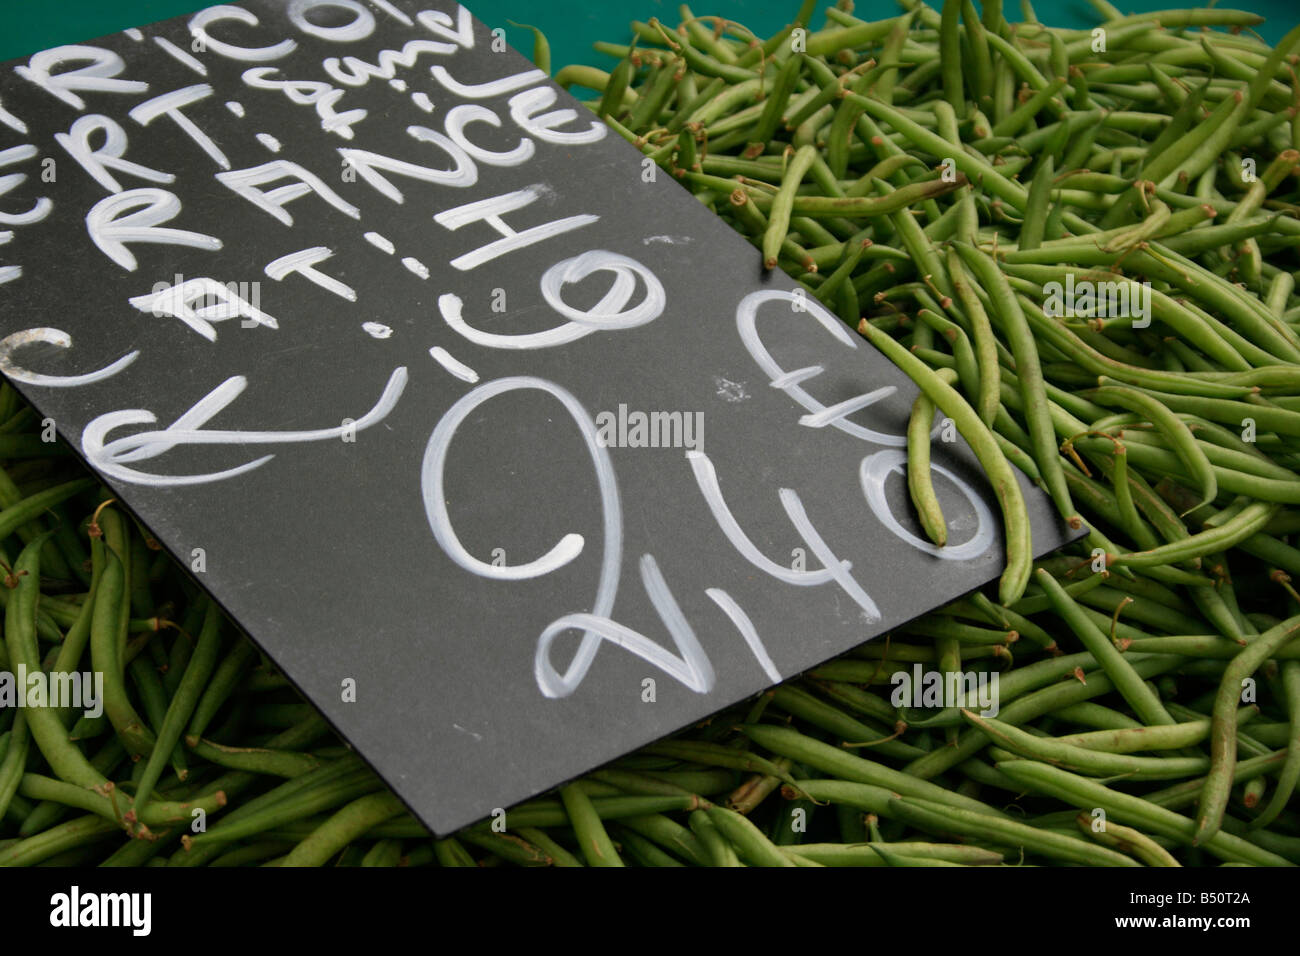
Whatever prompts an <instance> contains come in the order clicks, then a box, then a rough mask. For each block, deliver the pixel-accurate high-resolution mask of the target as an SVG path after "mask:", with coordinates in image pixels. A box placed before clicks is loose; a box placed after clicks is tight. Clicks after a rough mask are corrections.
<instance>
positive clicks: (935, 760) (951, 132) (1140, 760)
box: [0, 0, 1300, 867]
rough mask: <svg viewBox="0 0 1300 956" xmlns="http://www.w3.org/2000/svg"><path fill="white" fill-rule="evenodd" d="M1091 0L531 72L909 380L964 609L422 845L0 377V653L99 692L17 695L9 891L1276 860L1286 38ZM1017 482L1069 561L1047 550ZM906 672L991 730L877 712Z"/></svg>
mask: <svg viewBox="0 0 1300 956" xmlns="http://www.w3.org/2000/svg"><path fill="white" fill-rule="evenodd" d="M1093 6H1094V7H1095V8H1096V9H1097V11H1098V15H1099V18H1100V25H1101V27H1102V34H1101V35H1102V36H1103V37H1104V41H1105V42H1104V45H1102V44H1100V43H1098V40H1097V34H1095V33H1094V32H1092V31H1085V30H1062V29H1054V28H1051V27H1048V26H1045V25H1043V24H1041V23H1039V22H1038V19H1037V17H1036V16H1035V15H1034V12H1033V10H1032V9H1031V8H1030V6H1029V4H1028V3H1023V4H1022V14H1023V21H1024V22H1020V23H1015V24H1013V23H1011V22H1009V21H1008V20H1007V19H1006V17H1005V16H1004V12H1003V9H1002V4H1001V3H1000V2H997V0H989V2H985V3H984V4H983V12H982V15H977V13H976V11H975V9H974V7H973V4H971V3H970V2H969V0H944V2H943V3H942V5H941V8H940V9H932V8H930V7H927V6H925V5H924V4H922V3H921V2H919V0H902V10H901V12H900V13H899V15H898V16H896V17H893V18H890V19H886V20H883V21H879V22H867V21H864V20H861V19H859V18H857V17H855V16H854V15H853V13H852V10H851V7H850V6H849V5H847V4H844V3H841V4H840V5H839V6H837V7H834V8H830V9H826V10H825V11H824V14H825V24H824V25H823V26H820V27H819V28H818V29H812V19H813V15H814V13H815V3H814V2H812V0H808V2H805V3H804V4H803V6H802V7H800V8H799V10H798V11H797V14H796V18H795V20H794V21H792V23H791V24H790V26H789V27H788V28H787V29H785V30H783V31H781V32H780V33H778V34H777V35H775V36H773V37H770V38H766V39H764V38H760V37H757V36H754V35H753V34H752V33H751V32H750V31H748V30H747V29H746V28H744V27H743V26H742V25H740V24H737V23H734V22H731V21H728V20H724V19H721V18H717V17H710V16H696V15H695V14H694V13H692V12H691V11H690V10H689V9H687V8H686V7H684V6H683V7H682V8H681V10H680V17H681V19H680V23H678V24H677V25H676V26H668V25H666V24H663V23H660V22H657V21H655V20H651V21H649V22H647V23H634V24H633V25H632V34H633V37H632V41H633V42H631V43H629V44H615V43H601V44H598V45H597V50H598V52H600V53H601V54H606V55H610V56H612V57H613V58H614V60H615V63H614V65H613V67H612V69H609V70H604V69H597V68H595V67H590V66H568V67H565V68H563V69H561V70H560V71H559V72H558V73H557V74H556V79H557V81H558V82H560V83H561V84H562V85H564V86H566V87H569V88H572V89H573V91H574V92H575V93H577V94H579V95H580V96H584V95H585V94H584V93H583V91H588V92H589V93H590V96H587V97H586V98H587V99H588V100H589V104H588V105H589V106H590V108H591V109H592V110H593V111H594V112H596V113H598V114H599V115H600V116H601V117H603V118H604V119H605V120H606V121H607V122H608V123H609V125H610V126H611V128H613V129H614V130H615V131H616V132H617V133H619V134H620V135H622V136H623V137H624V138H626V139H627V140H628V141H629V142H631V143H633V144H634V145H635V146H636V147H637V148H638V149H640V150H641V151H642V152H643V153H644V154H645V155H647V156H649V157H651V158H652V159H653V160H654V162H655V163H656V164H658V168H659V169H661V170H662V172H663V174H665V175H669V176H672V177H674V178H676V179H677V180H678V181H679V182H680V183H681V184H682V185H683V186H684V187H686V188H688V189H689V190H690V191H691V192H692V193H693V194H694V196H695V197H696V198H697V199H698V200H699V201H700V202H701V203H703V204H704V205H706V206H707V207H709V208H710V209H713V210H714V211H716V212H717V213H718V215H720V216H722V217H723V218H724V219H725V220H726V221H727V222H729V223H730V224H732V225H733V226H734V227H735V228H736V229H737V230H738V231H739V232H740V233H741V234H743V235H744V236H746V237H747V238H748V239H749V240H750V241H751V242H752V243H753V244H754V246H755V247H756V248H757V249H758V250H759V251H760V253H761V256H762V260H763V261H764V263H765V264H766V265H767V267H769V268H781V269H783V270H785V271H786V272H787V273H788V274H789V275H791V276H792V277H793V278H794V279H796V280H797V281H798V282H799V283H801V284H802V285H803V287H804V288H806V289H807V290H808V292H809V293H810V294H811V295H813V296H815V297H817V299H818V300H819V301H820V302H821V303H823V304H824V306H825V307H826V308H828V309H829V310H831V311H832V312H834V313H835V314H837V315H838V316H839V317H840V318H841V319H842V320H843V321H844V322H846V323H848V324H849V325H850V326H852V327H853V328H855V329H857V330H859V331H860V332H861V334H862V335H864V336H865V337H866V338H867V340H868V341H870V342H871V343H872V344H873V345H875V346H876V347H877V348H879V349H880V350H881V351H882V352H884V354H885V355H886V356H887V357H889V358H890V359H891V360H893V361H894V362H895V363H896V364H897V365H898V366H899V367H900V368H902V369H903V370H904V371H905V372H906V373H907V374H908V375H909V376H911V377H912V378H913V380H915V382H916V383H917V385H918V386H919V387H920V391H921V396H920V398H918V399H917V401H916V404H915V406H914V409H913V421H912V426H911V427H910V428H909V429H908V441H909V468H908V475H907V480H908V488H909V492H910V493H911V495H912V498H913V501H914V503H915V505H916V509H917V513H916V515H915V518H916V528H917V533H920V534H925V535H928V536H929V537H930V538H931V539H932V540H933V541H934V542H935V543H936V545H937V546H940V547H943V546H946V544H947V543H948V538H949V536H950V531H951V530H952V529H951V528H950V527H949V526H948V524H947V522H946V520H945V516H944V515H943V512H942V508H941V506H940V499H939V498H938V496H936V494H935V490H934V488H933V487H931V485H930V476H929V460H930V451H931V449H930V446H929V442H930V440H931V438H930V436H931V434H932V424H933V422H934V419H935V417H936V416H937V415H942V416H944V417H946V418H948V419H950V420H951V421H952V423H953V425H954V426H955V427H956V429H957V431H958V432H960V434H961V435H962V436H963V437H964V438H965V439H966V441H967V442H968V443H969V444H970V446H971V448H972V450H973V451H974V452H975V454H976V456H977V458H978V460H979V462H980V463H981V465H982V466H983V468H984V470H985V472H986V476H987V478H988V480H989V482H990V485H991V488H992V490H993V492H994V493H995V496H996V497H997V500H998V503H999V505H1000V506H1001V509H1002V515H1003V527H1004V534H1005V540H1006V552H1007V566H1006V571H1005V573H1004V574H1003V576H1002V578H1001V580H1000V581H999V582H998V584H997V586H996V587H995V588H991V589H990V593H987V594H986V593H983V592H976V593H974V594H972V595H970V596H968V597H966V598H963V599H961V600H959V601H956V602H953V603H951V604H949V605H947V606H946V607H943V608H941V609H939V610H938V611H935V612H932V613H930V614H927V615H925V616H924V617H922V618H920V619H919V620H916V621H913V622H911V623H910V624H908V625H906V626H905V627H902V628H900V629H898V630H897V631H896V632H894V633H892V634H889V635H886V636H884V637H881V638H879V639H877V640H875V641H872V642H870V643H867V644H864V645H862V646H861V647H859V648H857V649H855V650H854V651H852V652H850V653H849V654H847V655H846V656H844V657H843V658H840V659H838V660H835V661H831V662H829V663H827V664H824V665H823V666H821V667H818V668H816V669H815V670H814V671H812V672H811V673H809V674H807V675H805V676H804V677H802V678H800V679H798V680H795V681H792V682H789V683H786V684H784V685H782V686H780V687H778V688H775V689H774V690H771V691H768V692H766V693H763V694H761V695H759V696H758V697H757V698H755V699H753V700H749V701H746V702H744V703H742V704H741V705H738V706H737V707H734V708H732V709H730V710H729V711H727V712H725V713H723V714H720V715H717V716H715V717H714V718H712V719H711V720H709V721H707V722H705V723H703V724H701V725H699V726H695V727H692V728H690V729H688V730H687V731H685V732H684V733H682V734H681V735H679V736H678V737H676V738H675V739H672V740H668V741H662V742H660V743H657V744H654V745H652V746H649V747H646V748H644V749H643V750H641V751H640V752H638V753H635V754H631V755H628V756H626V757H624V758H621V759H619V760H617V761H615V762H613V763H612V764H610V765H608V766H606V767H604V768H602V769H600V770H597V771H594V772H592V773H591V774H589V775H587V776H586V777H584V778H582V779H580V780H578V781H576V782H574V783H571V784H569V785H567V786H565V787H564V788H562V789H561V790H560V791H559V792H558V793H556V794H553V795H547V796H543V797H541V798H538V799H535V800H531V801H529V802H527V803H525V804H523V805H521V806H518V807H514V808H511V809H509V810H508V812H507V813H506V814H505V817H504V819H503V820H487V821H484V822H482V823H480V824H477V825H475V826H472V827H469V828H468V829H466V830H464V831H462V832H460V833H458V834H456V835H454V836H453V837H449V838H447V839H442V840H434V839H432V838H431V837H430V835H429V834H428V833H427V832H426V831H425V830H424V829H423V828H422V827H421V826H420V825H419V823H418V822H417V821H415V820H414V819H413V818H412V817H411V816H410V815H409V814H407V813H406V812H405V811H404V810H403V808H402V806H401V805H400V803H398V802H397V801H396V800H395V799H394V798H393V797H392V795H391V794H389V793H388V792H387V791H386V789H385V788H384V787H383V785H382V783H381V782H380V781H379V780H378V779H377V778H376V777H375V776H374V775H373V774H372V773H371V772H370V771H369V770H367V769H366V768H365V767H364V765H363V764H362V763H361V761H360V760H359V758H357V757H356V756H355V755H354V754H352V753H351V752H350V751H349V750H348V749H347V748H346V747H344V746H342V744H341V742H340V741H339V740H338V739H337V738H335V737H333V736H332V735H331V733H330V732H329V730H328V729H327V727H326V725H325V723H324V721H323V720H322V719H321V718H320V717H319V716H318V715H317V714H315V713H314V712H313V711H312V709H311V708H310V707H308V706H307V705H305V704H303V703H302V702H301V700H300V699H299V698H298V697H297V696H296V695H295V693H294V692H293V690H292V689H291V688H290V687H289V686H288V684H287V682H286V681H285V679H284V678H283V677H282V676H281V675H279V674H278V673H277V672H276V671H275V670H274V669H273V668H272V667H271V666H270V665H269V664H268V663H267V662H266V661H265V660H264V659H263V658H262V657H261V655H260V654H259V652H258V651H257V650H256V649H255V648H254V647H253V645H252V644H251V643H249V642H248V640H247V639H246V638H245V637H243V636H242V635H239V634H238V633H236V631H235V630H234V628H233V627H232V626H231V625H230V624H229V623H228V622H227V621H225V620H224V619H223V618H222V617H221V615H220V614H219V613H218V612H217V611H216V610H215V608H213V607H212V605H211V604H210V603H209V602H208V601H207V599H206V598H204V597H203V595H202V594H201V593H200V592H199V591H198V590H197V589H196V588H195V587H194V585H193V584H192V583H191V582H190V581H189V580H188V578H187V577H186V576H185V575H184V574H183V573H181V572H180V571H178V570H177V569H176V568H174V567H173V566H172V565H171V563H170V561H169V560H168V559H166V558H165V557H163V556H161V555H160V554H159V553H158V552H156V551H155V550H153V547H154V545H153V543H152V542H151V539H150V538H149V536H148V534H147V533H146V532H144V531H143V530H142V529H140V528H138V527H136V526H135V525H134V523H133V522H132V520H131V519H130V518H129V517H128V516H127V515H126V514H125V513H124V512H123V511H122V510H121V509H120V508H118V507H117V506H116V505H114V504H113V503H111V502H110V501H109V499H108V497H107V494H106V492H104V491H103V490H102V489H99V488H97V487H96V486H95V484H94V482H93V481H90V480H87V479H86V478H85V477H84V472H83V471H82V470H81V469H80V468H79V466H77V465H76V463H75V462H74V460H73V459H72V458H71V457H70V456H68V455H67V454H66V453H60V451H59V449H58V448H57V447H51V446H47V445H45V444H43V443H40V442H39V441H37V440H36V439H35V437H34V436H35V431H36V428H37V422H36V419H35V416H34V415H33V414H32V412H31V411H30V409H27V408H25V407H24V406H23V405H22V403H21V401H20V400H19V399H18V397H17V396H16V395H15V393H13V392H12V390H10V389H9V388H8V386H4V387H2V388H0V459H2V461H3V466H2V467H0V561H3V571H4V574H5V579H4V585H5V586H4V587H3V588H0V602H3V604H4V605H5V607H4V614H5V640H4V642H3V644H0V669H12V668H13V667H15V666H17V664H18V663H22V664H24V665H25V666H27V667H28V668H33V667H44V668H46V669H47V670H49V669H55V668H58V669H62V670H72V669H76V668H77V667H81V668H82V669H89V668H91V667H93V668H95V669H100V670H103V671H104V672H105V674H106V681H105V686H106V697H107V700H106V707H105V714H104V716H103V717H102V718H100V719H98V720H85V719H78V718H77V715H75V714H68V713H62V712H60V711H57V710H45V711H38V710H37V709H31V708H29V709H27V710H25V711H21V712H16V711H14V710H13V709H7V710H0V865H35V864H47V865H48V864H59V863H62V864H76V865H108V866H114V865H136V866H140V865H150V866H196V865H213V866H258V865H291V866H296V865H340V866H394V865H396V866H420V865H439V866H501V865H518V866H621V865H639V866H881V867H884V866H997V865H1018V864H1021V863H1027V864H1036V865H1092V866H1187V865H1221V864H1232V865H1258V866H1289V865H1296V864H1300V812H1298V811H1300V801H1297V800H1296V797H1295V791H1296V784H1297V781H1298V780H1300V594H1297V592H1296V590H1295V589H1294V588H1293V586H1292V581H1291V578H1292V576H1300V543H1298V542H1297V536H1298V535H1300V398H1297V395H1300V296H1297V295H1296V293H1295V285H1296V270H1297V267H1298V266H1300V262H1297V259H1296V248H1297V245H1298V244H1300V242H1298V240H1297V238H1296V237H1297V236H1300V191H1298V190H1297V181H1296V173H1297V164H1298V163H1300V113H1298V111H1297V104H1298V103H1300V90H1297V79H1296V76H1295V73H1294V72H1293V67H1294V65H1295V63H1296V62H1297V54H1300V28H1297V29H1295V30H1292V31H1291V32H1290V33H1288V34H1287V35H1286V37H1285V38H1284V39H1283V40H1282V41H1281V43H1280V44H1279V45H1278V46H1277V47H1270V46H1268V45H1267V44H1266V43H1264V42H1262V41H1261V40H1259V39H1258V38H1256V37H1255V36H1254V34H1253V33H1252V32H1251V27H1252V26H1253V25H1255V24H1257V23H1258V22H1259V18H1257V17H1255V16H1254V15H1253V14H1249V13H1243V12H1240V11H1233V10H1219V9H1200V10H1186V11H1166V12H1163V13H1159V14H1141V15H1137V16H1127V17H1126V16H1122V15H1121V14H1120V13H1119V12H1118V11H1117V10H1116V9H1115V8H1114V7H1112V6H1111V5H1110V4H1109V3H1107V2H1105V0H1093ZM534 34H535V38H536V43H537V46H536V47H535V51H534V57H535V60H536V61H537V62H538V64H539V65H541V66H543V68H545V69H549V53H548V50H547V47H546V45H545V38H544V37H542V36H541V34H540V32H539V31H534ZM1067 281H1072V282H1075V283H1080V282H1083V281H1088V282H1107V283H1116V284H1117V285H1116V286H1115V288H1116V289H1118V288H1120V287H1121V286H1122V287H1123V288H1124V289H1125V291H1126V292H1130V293H1131V292H1134V291H1141V290H1143V289H1144V288H1145V286H1143V285H1140V284H1141V283H1149V284H1150V285H1149V289H1150V292H1149V294H1150V313H1149V314H1150V322H1149V324H1148V323H1143V322H1136V321H1134V320H1133V318H1132V317H1123V316H1113V315H1099V314H1096V312H1095V310H1094V311H1089V310H1087V309H1084V310H1082V312H1081V314H1077V315H1065V316H1060V315H1056V314H1054V312H1055V310H1053V309H1051V308H1049V306H1048V298H1049V289H1048V284H1049V283H1055V282H1059V283H1062V284H1064V283H1066V282H1067ZM718 318H719V320H721V319H723V318H724V317H721V316H720V317H718ZM1013 466H1014V467H1015V468H1018V469H1019V470H1020V471H1022V472H1024V473H1025V474H1026V475H1027V476H1028V477H1029V478H1030V479H1031V480H1032V481H1033V482H1034V483H1035V484H1037V485H1038V486H1039V487H1041V488H1042V489H1043V490H1044V491H1045V492H1046V494H1047V495H1048V496H1049V497H1050V499H1051V501H1052V502H1053V504H1054V505H1055V507H1056V509H1057V510H1058V511H1059V513H1060V515H1061V517H1062V518H1063V519H1064V520H1065V521H1067V522H1069V523H1070V524H1072V525H1073V526H1075V527H1078V528H1081V529H1086V537H1084V538H1082V539H1081V540H1080V541H1079V542H1077V543H1076V544H1073V545H1071V546H1068V547H1067V548H1065V549H1064V550H1062V551H1061V552H1059V553H1057V554H1055V555H1053V556H1052V557H1050V558H1047V559H1044V560H1040V561H1037V562H1035V561H1033V560H1032V551H1031V538H1030V529H1029V525H1028V521H1027V518H1026V515H1025V505H1024V501H1023V496H1022V495H1021V493H1020V491H1019V487H1018V484H1017V482H1016V480H1015V475H1014V472H1013V471H1012V467H1013ZM917 666H920V667H921V668H923V669H926V670H929V671H938V672H941V673H944V674H967V675H975V676H980V675H983V676H991V675H992V674H994V673H996V674H997V676H998V684H997V688H998V698H997V707H998V711H997V713H996V714H992V713H981V712H980V707H978V706H972V702H967V705H966V706H960V705H958V706H942V704H943V703H952V702H943V701H940V702H938V703H937V704H935V705H934V706H924V707H911V706H899V705H896V703H895V700H894V695H893V693H892V691H893V687H894V683H895V675H900V674H910V673H912V671H913V668H914V667H917ZM448 772H449V773H451V772H454V770H453V769H452V768H449V769H448ZM196 810H202V811H203V813H204V815H205V816H206V819H207V826H206V828H205V829H204V830H203V831H202V832H195V830H194V828H193V826H192V823H191V821H192V818H193V816H194V812H195V811H196ZM494 823H495V824H497V825H494ZM502 823H503V824H504V827H502V826H501V825H500V824H502Z"/></svg>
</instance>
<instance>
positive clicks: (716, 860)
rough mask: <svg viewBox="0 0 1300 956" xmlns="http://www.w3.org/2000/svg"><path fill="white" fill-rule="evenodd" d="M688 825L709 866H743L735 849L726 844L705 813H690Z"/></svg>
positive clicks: (699, 811)
mask: <svg viewBox="0 0 1300 956" xmlns="http://www.w3.org/2000/svg"><path fill="white" fill-rule="evenodd" d="M690 824H691V832H693V833H694V834H695V836H696V838H697V839H698V840H699V842H700V846H701V847H702V849H703V851H704V853H705V854H706V856H707V858H708V860H709V863H710V865H712V866H722V867H731V866H744V864H743V863H741V862H740V858H739V857H738V856H737V855H736V851H735V848H734V847H732V846H731V844H730V843H728V842H727V840H726V838H725V837H724V836H723V835H722V833H721V832H719V830H718V828H717V826H716V825H715V824H714V822H713V820H712V818H711V817H710V816H709V815H708V814H707V813H705V811H703V810H696V811H694V812H693V813H691V816H690Z"/></svg>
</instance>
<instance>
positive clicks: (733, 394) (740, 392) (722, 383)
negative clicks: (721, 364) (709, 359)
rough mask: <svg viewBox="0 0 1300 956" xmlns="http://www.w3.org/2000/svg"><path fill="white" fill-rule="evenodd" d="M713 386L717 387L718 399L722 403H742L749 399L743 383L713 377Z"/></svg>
mask: <svg viewBox="0 0 1300 956" xmlns="http://www.w3.org/2000/svg"><path fill="white" fill-rule="evenodd" d="M713 384H714V385H716V386H718V397H719V398H721V399H722V400H723V401H724V402H743V401H745V399H747V398H749V392H747V391H745V383H744V382H733V381H731V379H728V378H723V377H722V376H715V377H714V379H713Z"/></svg>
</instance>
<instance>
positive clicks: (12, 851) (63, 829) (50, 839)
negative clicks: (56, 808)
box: [0, 814, 120, 867]
mask: <svg viewBox="0 0 1300 956" xmlns="http://www.w3.org/2000/svg"><path fill="white" fill-rule="evenodd" d="M118 832H120V830H119V829H118V826H117V824H116V823H114V822H113V821H111V820H105V819H103V818H102V817H97V816H95V815H94V814H90V815H88V816H84V817H77V819H75V820H69V821H68V822H67V823H62V824H59V825H58V826H56V827H51V828H50V829H48V830H46V831H44V832H42V833H38V834H36V835H35V836H30V837H27V838H26V839H25V840H19V841H18V842H17V843H13V844H10V845H9V846H6V847H4V848H3V849H0V867H5V866H33V865H35V864H37V863H40V862H41V861H43V860H48V859H49V858H50V857H52V856H55V855H57V854H59V853H62V852H63V851H64V850H68V849H72V848H74V847H81V846H85V845H86V844H89V843H98V842H101V841H103V840H104V839H106V838H108V837H110V836H113V835H114V834H115V833H118Z"/></svg>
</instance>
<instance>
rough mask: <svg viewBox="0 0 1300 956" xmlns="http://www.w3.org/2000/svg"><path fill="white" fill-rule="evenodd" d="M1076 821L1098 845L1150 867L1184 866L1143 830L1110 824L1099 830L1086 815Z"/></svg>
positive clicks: (1078, 817)
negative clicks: (1102, 844) (1133, 858)
mask: <svg viewBox="0 0 1300 956" xmlns="http://www.w3.org/2000/svg"><path fill="white" fill-rule="evenodd" d="M1074 819H1075V822H1076V823H1077V824H1078V825H1079V829H1080V830H1081V831H1083V833H1084V834H1086V835H1087V836H1090V837H1092V838H1093V839H1094V840H1096V841H1097V842H1098V843H1104V844H1106V845H1107V846H1109V847H1112V848H1114V849H1115V850H1117V851H1119V852H1121V853H1125V854H1128V855H1130V856H1135V857H1137V858H1138V859H1139V860H1141V861H1143V862H1144V863H1146V864H1147V865H1148V866H1182V864H1181V863H1179V862H1178V860H1177V859H1175V858H1174V856H1173V854H1171V853H1170V852H1169V851H1168V850H1166V849H1165V848H1164V847H1162V846H1161V845H1160V844H1159V843H1157V842H1156V841H1155V840H1153V839H1151V838H1150V837H1149V836H1147V835H1146V834H1145V833H1143V832H1142V831H1141V830H1135V829H1133V828H1132V827H1126V826H1123V825H1122V824H1119V823H1109V822H1107V823H1106V824H1105V825H1104V826H1103V827H1102V828H1101V829H1100V830H1099V829H1096V828H1095V827H1094V826H1093V822H1094V821H1093V818H1092V817H1091V816H1089V815H1088V814H1086V813H1081V814H1079V815H1078V816H1077V817H1075V818H1074Z"/></svg>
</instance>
